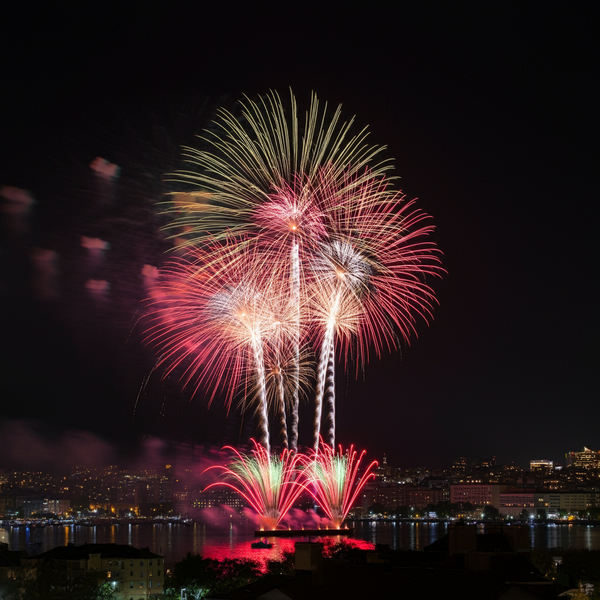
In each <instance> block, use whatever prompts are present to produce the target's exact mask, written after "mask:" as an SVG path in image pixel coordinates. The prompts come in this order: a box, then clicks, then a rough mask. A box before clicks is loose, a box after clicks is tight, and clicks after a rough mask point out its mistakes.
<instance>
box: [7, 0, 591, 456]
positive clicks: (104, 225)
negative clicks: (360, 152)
mask: <svg viewBox="0 0 600 600" xmlns="http://www.w3.org/2000/svg"><path fill="white" fill-rule="evenodd" d="M196 4H197V7H196V8H194V9H190V8H189V7H187V8H185V9H184V8H182V9H181V10H177V9H175V8H173V6H169V7H168V8H166V7H165V8H152V7H150V6H143V9H139V8H140V7H138V9H139V10H138V9H134V8H131V7H129V6H125V7H123V6H121V7H120V8H119V9H118V10H113V9H110V8H103V7H100V6H98V7H96V8H94V9H88V8H85V9H79V10H75V11H72V12H68V13H67V12H61V11H58V12H57V10H56V9H54V8H53V9H47V8H46V9H42V11H41V12H38V13H35V14H29V13H27V14H21V15H20V16H16V17H14V18H13V20H12V22H11V23H10V24H8V23H7V28H6V30H5V32H4V34H3V39H2V45H3V48H2V56H3V60H2V73H1V77H2V79H1V81H2V83H3V85H2V90H3V91H2V97H3V105H4V109H3V110H2V111H1V115H0V126H1V140H0V145H1V151H2V153H1V161H0V186H14V187H18V188H21V189H26V190H29V191H30V193H31V194H32V196H33V197H34V198H35V200H36V204H35V206H34V207H33V208H32V210H31V212H30V216H29V226H28V229H24V230H23V231H22V232H21V233H16V232H15V230H14V228H10V227H9V224H8V217H7V215H6V214H3V216H2V218H3V222H2V225H3V229H2V253H1V254H0V277H1V279H0V302H1V303H2V304H1V316H0V324H1V334H0V338H1V344H2V354H1V363H0V364H1V367H0V369H1V370H2V380H1V381H2V383H1V386H2V387H1V388H0V390H1V391H0V418H2V424H1V425H0V431H1V435H2V436H3V440H2V444H1V448H0V462H2V463H3V464H8V463H11V462H12V463H16V462H19V461H20V460H21V458H20V457H19V455H18V454H17V453H15V452H14V451H13V452H11V451H10V449H9V447H8V446H9V445H10V442H11V440H14V437H15V435H16V434H15V432H20V433H19V434H18V435H19V436H22V434H23V432H24V431H26V432H29V434H30V436H31V437H30V438H28V439H31V440H33V441H34V442H35V443H36V444H37V445H35V444H34V443H33V442H32V446H34V448H33V449H32V454H34V455H35V454H36V453H38V454H39V452H41V451H43V450H44V449H45V450H46V451H47V452H49V453H51V452H53V451H55V452H59V451H61V448H64V445H63V446H61V445H60V444H61V443H62V440H64V436H65V435H72V432H74V431H77V432H86V434H88V433H89V434H90V435H91V434H93V435H95V436H97V438H98V443H99V444H100V445H102V444H108V445H112V447H114V448H115V451H116V452H121V453H123V452H131V451H133V450H134V449H135V448H139V447H140V446H141V445H143V444H144V443H145V442H147V441H148V440H149V439H151V438H153V439H154V438H160V439H165V440H170V441H172V442H173V443H177V442H181V443H186V444H199V445H202V444H206V445H210V446H212V445H217V446H218V445H221V443H222V442H228V443H236V441H237V440H238V439H247V438H248V437H249V435H251V434H252V427H251V426H250V424H249V423H248V422H247V420H243V421H242V420H241V419H240V418H239V416H238V415H237V414H233V415H231V416H230V417H229V418H228V419H225V416H224V414H223V410H222V408H221V407H219V406H215V407H213V408H212V409H211V410H210V411H209V412H207V411H206V408H205V403H204V402H203V401H202V399H201V398H198V397H197V398H196V399H194V400H192V401H191V402H190V398H189V394H187V393H180V392H179V387H178V385H177V383H176V382H174V381H167V382H164V383H161V382H160V381H159V378H158V376H157V375H153V376H151V377H150V378H149V381H148V382H147V385H146V386H145V387H143V383H144V382H146V378H148V377H149V376H150V372H151V369H152V364H153V362H152V360H153V359H152V353H151V351H150V350H149V349H147V348H144V347H143V346H142V345H141V344H140V342H139V338H140V333H141V332H140V328H139V327H137V326H136V323H137V319H138V318H139V316H140V315H141V311H140V304H139V302H140V300H141V299H142V298H143V296H144V292H143V285H142V279H141V276H140V275H139V267H140V266H141V265H143V264H145V263H148V264H155V265H156V264H159V262H160V261H161V260H162V255H163V251H164V249H165V247H166V245H165V244H164V243H163V242H162V241H161V236H160V235H159V234H158V231H157V230H158V226H159V225H160V220H159V218H158V217H157V216H156V214H155V211H154V208H153V202H154V201H155V200H157V199H158V197H156V196H160V193H161V192H162V191H164V189H163V188H162V184H161V179H160V177H161V174H162V173H163V172H164V170H166V169H169V168H172V166H173V165H174V163H175V162H176V156H177V150H176V148H177V146H178V145H179V144H182V143H189V142H190V141H191V139H192V138H191V136H192V134H193V133H194V129H196V130H198V129H199V128H201V127H203V126H206V125H208V123H209V121H210V119H211V117H212V116H213V114H214V110H215V109H216V107H218V106H220V105H225V106H228V107H231V106H233V105H234V103H235V101H236V100H237V99H238V98H240V96H241V94H243V93H245V94H248V95H250V96H251V97H256V95H257V94H260V93H265V92H266V91H268V90H269V89H274V90H277V91H279V92H280V93H281V94H282V95H285V94H286V93H287V89H288V87H291V88H292V89H293V90H294V92H295V94H296V95H297V96H298V97H299V98H304V100H306V99H307V98H308V97H309V94H310V92H311V91H312V90H314V91H316V92H317V93H318V95H319V97H320V98H321V99H323V100H326V101H328V102H329V103H331V104H332V105H337V104H338V103H341V104H343V107H344V116H346V117H351V116H352V115H354V114H356V115H357V123H358V124H359V125H361V126H362V125H369V127H370V131H371V141H372V142H373V143H376V144H385V145H387V146H388V148H389V150H388V155H389V156H392V157H394V159H395V161H394V162H395V165H396V169H395V172H396V174H397V175H400V176H401V180H400V182H399V184H398V185H399V186H400V187H401V188H402V189H403V191H404V192H405V193H406V194H407V196H409V197H411V198H412V197H418V198H419V203H420V206H421V208H423V209H424V210H425V211H426V212H428V213H430V214H431V215H433V217H434V220H435V224H436V228H437V230H436V233H435V240H436V242H437V243H438V245H439V246H440V248H441V249H442V251H443V252H444V266H445V268H446V269H447V271H448V275H447V276H445V277H444V279H443V281H441V282H437V283H436V284H435V289H436V291H437V293H438V297H439V301H440V307H439V309H438V310H436V314H435V321H434V322H433V323H432V324H431V325H430V326H429V327H427V326H425V325H424V324H422V323H421V324H420V327H419V338H418V339H414V340H413V341H412V343H411V346H410V347H407V348H403V350H402V352H401V353H397V354H394V355H392V356H388V357H385V358H384V359H383V360H382V361H380V362H377V361H373V362H371V363H370V364H369V366H368V367H367V370H366V373H365V377H364V380H361V381H358V382H356V381H354V379H353V378H350V379H349V380H346V379H345V378H344V377H342V376H340V377H339V379H338V392H337V395H338V399H339V400H338V440H339V442H341V443H343V444H349V443H354V444H356V445H357V446H358V447H360V448H362V447H364V448H366V449H367V450H368V452H369V455H370V456H372V457H373V458H380V457H381V455H382V453H383V452H386V453H387V455H388V457H389V462H392V463H395V464H399V465H401V466H414V465H422V464H425V465H434V466H446V465H449V464H450V462H451V460H452V459H453V458H454V457H457V456H471V457H483V456H493V455H495V456H496V457H497V459H498V460H499V461H500V462H510V461H515V462H516V463H519V464H523V465H525V464H527V462H528V461H529V459H532V458H549V459H554V460H561V458H562V456H563V455H564V453H565V452H566V451H568V450H575V449H580V448H581V447H582V446H584V445H586V446H589V447H592V448H594V449H600V436H599V434H598V426H597V424H598V417H599V416H600V414H599V412H600V411H599V410H598V385H597V373H598V358H599V356H598V312H597V311H598V309H597V304H598V302H597V287H598V285H597V283H596V279H597V272H598V269H597V266H596V264H597V258H598V242H597V240H598V238H597V234H596V231H595V227H593V224H594V222H595V218H594V214H595V213H596V210H595V209H594V208H593V207H594V206H595V205H596V204H597V198H598V194H597V191H596V189H595V188H593V187H592V176H593V174H596V172H597V158H598V148H597V133H598V131H597V117H596V114H597V109H596V107H597V104H598V96H597V93H596V90H595V88H596V85H595V82H596V80H597V73H598V69H597V67H598V65H597V59H596V56H597V54H598V53H597V45H596V44H595V43H594V36H593V34H594V32H595V31H597V25H598V22H597V16H596V14H595V13H593V12H591V11H590V12H589V13H588V12H587V11H586V9H585V8H582V6H583V5H580V7H579V8H575V9H574V8H572V7H567V6H566V5H564V6H562V7H560V6H553V7H552V8H548V7H545V8H544V9H543V10H536V9H534V8H524V7H520V8H518V9H514V10H510V9H509V8H506V7H504V6H503V5H497V6H495V7H490V6H487V5H481V6H480V7H479V8H477V9H475V10H473V9H472V8H469V9H468V10H467V8H464V7H463V8H459V9H456V8H445V9H443V10H441V11H440V9H439V6H437V5H436V6H435V7H434V6H433V5H432V6H430V7H429V8H427V7H425V8H418V9H417V8H412V7H410V6H409V5H407V6H406V7H404V8H396V9H394V11H392V12H390V11H389V10H388V9H386V8H385V7H386V5H388V4H387V3H381V4H378V3H375V4H374V5H365V6H364V7H363V8H362V9H361V10H360V11H356V12H353V11H351V10H350V8H349V5H347V6H346V7H345V8H344V10H343V11H341V10H339V9H334V8H333V7H323V6H321V7H319V8H316V7H311V6H310V5H297V6H296V8H294V9H292V8H288V9H284V10H283V12H282V10H281V8H279V9H278V10H276V11H273V10H269V8H268V6H267V5H266V4H261V3H255V4H253V5H248V6H245V7H244V8H239V7H238V6H237V5H228V6H226V7H225V6H224V7H221V8H216V6H209V5H205V4H200V3H196ZM96 156H101V157H103V158H106V159H108V160H109V161H111V162H115V163H117V164H119V165H120V166H121V167H122V172H121V179H120V182H119V184H118V189H116V190H113V191H111V190H107V189H104V190H102V189H98V187H97V186H96V187H94V185H95V184H94V181H93V178H92V176H91V172H90V169H89V164H90V162H91V161H92V160H93V159H94V158H95V157H96ZM153 194H154V197H153ZM6 206H7V203H6V202H5V203H4V204H3V207H6ZM82 235H88V236H91V237H102V239H106V240H108V241H110V244H111V250H110V253H109V255H108V257H107V259H106V261H105V265H104V267H103V269H104V271H103V272H102V273H100V272H97V273H96V274H97V275H98V277H100V276H101V275H102V276H105V277H106V278H109V279H110V280H111V286H112V287H111V294H110V297H109V299H108V300H106V301H105V302H104V303H98V302H94V301H93V300H92V299H91V298H90V296H89V294H88V293H87V292H86V290H85V289H84V287H83V285H84V283H85V281H86V280H87V278H88V277H89V276H90V270H89V269H90V266H89V262H86V260H87V259H86V256H85V252H84V250H83V249H82V248H81V246H80V239H81V236H82ZM33 248H44V249H51V250H54V251H55V252H56V253H57V254H56V256H57V257H58V258H57V261H58V262H57V265H58V267H57V282H56V289H58V290H59V291H60V293H59V296H58V297H57V298H56V299H54V300H51V301H43V300H40V299H39V297H38V295H36V293H35V289H34V287H33V284H32V281H33V269H32V267H31V259H30V257H31V250H32V249H33ZM140 389H142V392H141V393H140V394H139V396H138V392H139V391H140ZM68 432H71V433H68ZM307 438H308V436H307ZM84 439H85V440H87V441H88V442H89V439H90V438H89V437H85V438H84ZM305 441H306V442H307V443H308V441H309V439H306V440H305ZM89 448H90V452H92V451H93V448H94V445H93V444H91V445H90V446H89ZM20 453H21V457H22V456H23V454H24V453H26V451H25V450H23V449H21V450H20ZM31 460H34V458H33V459H31Z"/></svg>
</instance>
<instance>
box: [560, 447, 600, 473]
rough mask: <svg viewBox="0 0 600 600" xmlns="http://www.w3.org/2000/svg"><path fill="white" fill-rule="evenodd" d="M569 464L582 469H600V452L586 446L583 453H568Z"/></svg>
mask: <svg viewBox="0 0 600 600" xmlns="http://www.w3.org/2000/svg"><path fill="white" fill-rule="evenodd" d="M567 464H569V465H572V466H574V467H579V468H581V469H600V452H596V451H594V450H590V449H589V448H586V447H585V446H584V448H583V450H582V451H581V452H568V453H567Z"/></svg>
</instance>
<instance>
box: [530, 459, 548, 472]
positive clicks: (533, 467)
mask: <svg viewBox="0 0 600 600" xmlns="http://www.w3.org/2000/svg"><path fill="white" fill-rule="evenodd" d="M553 468H554V461H552V460H543V459H538V460H530V461H529V470H530V471H541V472H543V473H547V472H549V471H551V470H552V469H553Z"/></svg>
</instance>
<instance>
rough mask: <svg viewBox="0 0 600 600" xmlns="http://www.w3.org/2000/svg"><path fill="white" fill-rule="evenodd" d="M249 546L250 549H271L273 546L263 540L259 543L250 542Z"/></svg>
mask: <svg viewBox="0 0 600 600" xmlns="http://www.w3.org/2000/svg"><path fill="white" fill-rule="evenodd" d="M250 546H251V547H252V548H272V547H273V544H271V543H270V542H267V541H265V540H260V541H259V542H252V543H251V544H250Z"/></svg>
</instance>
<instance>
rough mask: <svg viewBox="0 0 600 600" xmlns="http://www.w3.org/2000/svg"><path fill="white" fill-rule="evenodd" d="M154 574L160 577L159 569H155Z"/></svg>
mask: <svg viewBox="0 0 600 600" xmlns="http://www.w3.org/2000/svg"><path fill="white" fill-rule="evenodd" d="M156 574H157V575H158V577H160V569H158V570H157V571H156Z"/></svg>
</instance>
